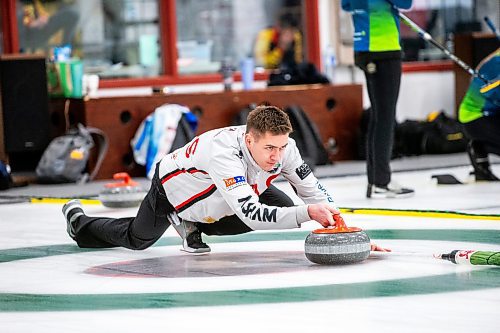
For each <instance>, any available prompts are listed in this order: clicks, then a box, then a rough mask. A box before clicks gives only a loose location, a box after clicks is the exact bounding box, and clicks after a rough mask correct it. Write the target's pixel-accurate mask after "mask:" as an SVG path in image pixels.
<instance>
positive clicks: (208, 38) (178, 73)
mask: <svg viewBox="0 0 500 333" xmlns="http://www.w3.org/2000/svg"><path fill="white" fill-rule="evenodd" d="M0 8H2V9H6V10H7V12H9V13H15V15H12V16H14V19H13V20H11V21H12V22H9V23H8V24H7V25H8V31H6V32H5V33H6V34H8V38H7V41H6V42H7V43H4V48H5V50H6V52H9V53H13V52H14V53H15V52H18V51H19V52H23V53H34V52H37V53H39V52H43V53H45V54H46V56H47V58H53V57H54V51H55V50H56V51H57V50H59V48H60V47H61V46H70V47H71V51H72V55H73V56H74V57H79V58H81V59H82V61H83V64H84V71H85V72H86V73H89V74H98V75H99V76H100V77H101V79H104V81H103V80H101V83H103V86H106V87H111V86H133V85H151V84H162V83H165V82H168V84H171V83H181V82H182V83H190V82H191V83H192V82H199V83H201V82H215V80H219V78H218V72H219V69H220V67H221V64H222V62H223V61H224V62H229V63H230V64H232V66H233V67H234V68H235V69H238V67H239V66H238V64H239V61H240V60H241V59H243V58H245V57H246V56H248V55H252V56H253V55H254V49H255V45H256V39H257V36H258V35H259V32H260V31H263V30H265V29H266V28H269V27H272V26H276V24H277V22H278V19H279V18H280V17H284V16H287V17H288V18H291V19H292V22H295V23H294V24H295V28H296V32H297V35H298V36H300V38H297V39H295V40H294V45H295V46H296V47H297V48H298V49H299V50H300V53H298V56H297V58H300V60H307V61H311V62H316V63H318V62H319V58H320V57H319V37H318V36H316V35H317V34H318V30H317V0H307V1H305V0H255V1H246V0H203V1H197V0H161V1H160V0H8V1H5V2H4V1H2V2H1V3H0ZM306 12H307V13H308V14H307V15H305V13H306ZM16 22H17V23H16ZM16 32H17V33H16ZM7 46H8V47H7ZM316 49H318V50H316ZM318 65H319V64H318ZM256 66H262V67H266V68H270V67H269V66H268V65H266V64H263V63H261V62H259V61H257V62H256ZM106 79H107V80H106ZM123 79H125V80H123ZM107 82H117V85H114V84H111V83H109V84H108V83H107Z"/></svg>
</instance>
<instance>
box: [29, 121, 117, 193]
mask: <svg viewBox="0 0 500 333" xmlns="http://www.w3.org/2000/svg"><path fill="white" fill-rule="evenodd" d="M94 138H96V140H97V145H96V144H95V142H94ZM94 146H96V147H97V149H98V152H97V162H96V165H95V167H94V169H93V170H92V172H91V173H90V175H88V174H87V173H86V172H85V171H86V170H85V168H86V166H87V162H88V160H89V156H90V154H91V150H92V148H93V147H94ZM107 150H108V140H107V137H106V135H105V134H104V132H103V131H101V130H100V129H97V128H92V127H85V126H83V125H82V124H78V125H77V127H76V128H73V129H70V130H69V131H68V132H67V133H66V134H65V135H63V136H59V137H57V138H55V139H54V140H52V141H51V142H50V144H49V146H48V147H47V149H45V151H44V152H43V155H42V158H41V159H40V161H39V162H38V166H37V168H36V175H37V178H38V181H39V182H40V183H47V184H57V183H73V182H85V181H87V180H92V179H94V177H95V176H96V174H97V172H98V171H99V168H100V167H101V164H102V161H103V160H104V156H105V155H106V152H107Z"/></svg>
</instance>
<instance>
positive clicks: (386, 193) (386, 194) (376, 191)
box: [366, 183, 415, 199]
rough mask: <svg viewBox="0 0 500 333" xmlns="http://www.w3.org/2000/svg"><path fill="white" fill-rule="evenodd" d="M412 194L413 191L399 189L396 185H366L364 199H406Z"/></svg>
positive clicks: (403, 188)
mask: <svg viewBox="0 0 500 333" xmlns="http://www.w3.org/2000/svg"><path fill="white" fill-rule="evenodd" d="M414 194H415V191H414V190H412V189H410V188H405V187H401V186H399V185H397V184H396V183H389V184H387V185H385V186H378V185H373V184H368V189H367V191H366V197H367V198H372V199H386V198H408V197H411V196H413V195H414Z"/></svg>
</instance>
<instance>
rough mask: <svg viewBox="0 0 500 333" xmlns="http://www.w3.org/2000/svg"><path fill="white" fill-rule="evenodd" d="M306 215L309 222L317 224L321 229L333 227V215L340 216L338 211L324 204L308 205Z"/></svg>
mask: <svg viewBox="0 0 500 333" xmlns="http://www.w3.org/2000/svg"><path fill="white" fill-rule="evenodd" d="M307 213H308V214H309V217H310V218H311V220H314V221H316V222H319V223H320V224H321V225H322V226H323V227H329V226H334V225H335V220H334V219H333V214H340V212H339V211H338V210H336V209H335V208H333V207H332V206H330V205H327V204H324V203H319V204H311V205H308V206H307Z"/></svg>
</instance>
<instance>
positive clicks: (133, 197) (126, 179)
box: [99, 172, 146, 208]
mask: <svg viewBox="0 0 500 333" xmlns="http://www.w3.org/2000/svg"><path fill="white" fill-rule="evenodd" d="M113 179H117V180H120V179H121V180H122V181H121V182H114V183H107V184H106V185H104V190H103V191H101V193H99V200H100V201H101V203H102V204H103V206H106V207H111V208H128V207H136V206H139V204H140V203H141V202H142V199H144V196H145V195H146V192H145V191H144V190H143V189H142V188H141V187H140V186H139V184H138V183H137V182H135V181H133V180H132V178H130V176H129V174H128V173H126V172H120V173H115V174H114V175H113Z"/></svg>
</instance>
